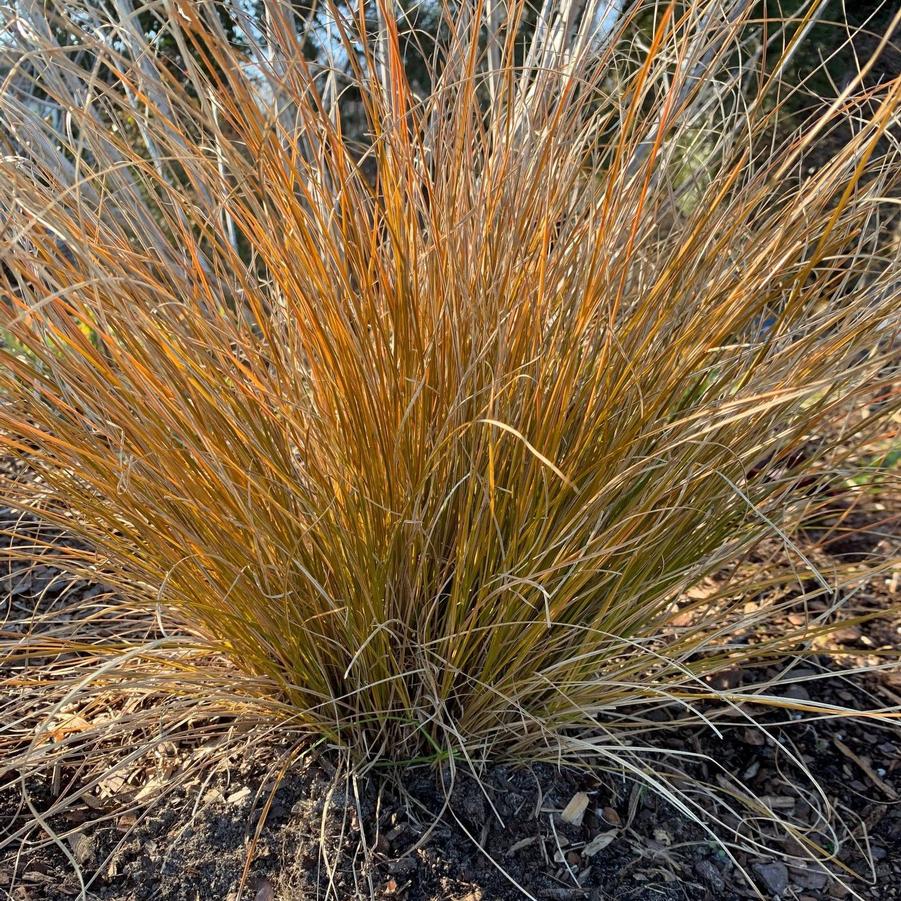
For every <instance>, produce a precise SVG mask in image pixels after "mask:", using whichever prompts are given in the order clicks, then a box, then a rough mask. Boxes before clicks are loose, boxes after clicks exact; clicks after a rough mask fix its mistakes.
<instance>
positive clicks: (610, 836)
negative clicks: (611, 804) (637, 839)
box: [582, 829, 619, 857]
mask: <svg viewBox="0 0 901 901" xmlns="http://www.w3.org/2000/svg"><path fill="white" fill-rule="evenodd" d="M618 835H619V829H611V830H610V831H609V832H601V833H598V835H596V836H595V837H594V838H593V839H592V840H591V841H590V842H589V843H588V844H587V845H586V846H585V847H584V848H583V849H582V856H583V857H594V855H595V854H599V853H600V852H601V851H603V850H604V848H606V847H607V845H609V844H610V843H611V842H612V841H613V840H614V839H615V838H616V837H617V836H618Z"/></svg>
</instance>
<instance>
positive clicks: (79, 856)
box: [68, 832, 94, 864]
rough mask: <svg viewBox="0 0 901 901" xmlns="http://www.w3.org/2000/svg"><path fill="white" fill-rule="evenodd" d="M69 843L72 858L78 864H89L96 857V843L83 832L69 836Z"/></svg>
mask: <svg viewBox="0 0 901 901" xmlns="http://www.w3.org/2000/svg"><path fill="white" fill-rule="evenodd" d="M68 841H69V847H70V848H71V849H72V856H73V857H74V858H75V860H76V861H77V862H78V863H80V864H82V863H87V862H88V861H89V860H90V859H91V858H92V857H93V856H94V841H93V839H91V837H90V836H88V835H85V834H84V833H83V832H73V833H72V834H71V835H69V836H68Z"/></svg>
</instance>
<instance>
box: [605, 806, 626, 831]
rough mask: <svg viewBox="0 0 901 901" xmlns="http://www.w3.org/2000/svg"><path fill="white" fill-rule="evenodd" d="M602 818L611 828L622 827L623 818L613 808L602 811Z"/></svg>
mask: <svg viewBox="0 0 901 901" xmlns="http://www.w3.org/2000/svg"><path fill="white" fill-rule="evenodd" d="M601 816H602V817H603V818H604V820H605V821H606V822H607V823H609V824H610V825H611V826H621V825H622V823H623V820H622V817H621V816H620V815H619V814H618V813H617V812H616V810H615V809H614V808H613V807H605V808H604V809H603V810H602V811H601Z"/></svg>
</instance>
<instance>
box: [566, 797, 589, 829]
mask: <svg viewBox="0 0 901 901" xmlns="http://www.w3.org/2000/svg"><path fill="white" fill-rule="evenodd" d="M587 809H588V795H586V794H585V792H576V794H574V795H573V796H572V800H571V801H570V802H569V804H567V805H566V807H564V808H563V813H561V814H560V819H561V820H563V822H564V823H569V824H570V825H572V826H581V825H582V818H583V817H584V816H585V811H586V810H587Z"/></svg>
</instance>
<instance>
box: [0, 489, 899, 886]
mask: <svg viewBox="0 0 901 901" xmlns="http://www.w3.org/2000/svg"><path fill="white" fill-rule="evenodd" d="M881 506H882V508H883V509H882V510H879V509H878V508H877V509H873V510H869V511H863V510H858V509H854V510H852V511H850V513H849V511H847V510H842V509H839V510H837V511H836V513H835V518H836V521H837V522H839V523H840V525H841V527H840V528H830V527H829V523H828V521H826V522H824V523H823V525H822V528H821V529H820V531H819V533H818V534H817V535H813V534H812V535H811V536H810V540H811V542H812V544H811V547H810V548H809V549H808V553H809V554H810V555H811V556H816V557H817V559H818V563H819V564H821V565H822V566H823V567H824V568H828V565H829V561H830V559H831V560H834V561H836V562H838V561H847V560H848V559H854V560H861V561H864V562H865V561H867V560H870V559H872V558H874V557H877V558H878V559H881V560H886V559H891V558H894V559H897V556H898V555H897V552H898V543H897V534H896V532H897V523H896V522H895V520H894V519H892V516H891V515H889V520H890V522H889V523H888V524H887V521H886V510H885V503H883V504H882V505H881ZM889 513H890V511H889ZM0 518H2V517H0ZM827 520H828V517H827ZM9 521H10V515H9V513H8V512H7V516H6V522H7V524H8V523H9ZM867 521H869V522H871V523H872V522H876V524H877V525H876V526H874V527H873V528H872V529H870V530H868V529H867V528H866V522H867ZM35 528H37V527H36V526H35V524H34V523H33V522H28V521H20V523H19V529H20V533H21V535H22V536H25V535H27V534H29V533H31V534H33V533H34V529H35ZM20 540H21V539H20ZM766 551H767V548H766V547H764V548H762V550H761V553H762V554H765V553H766ZM4 565H5V566H7V569H6V571H5V573H0V576H3V577H4V578H5V593H4V598H3V603H4V604H5V605H6V611H5V615H4V619H5V620H6V621H7V622H10V623H11V622H12V621H13V620H15V619H16V614H17V613H19V614H20V613H21V611H22V610H23V609H25V608H27V607H28V606H29V605H32V606H38V605H43V607H42V609H44V610H47V609H50V610H52V609H54V607H53V605H54V604H56V603H58V600H59V599H60V598H61V596H62V595H64V594H70V593H72V592H81V593H83V594H90V593H91V592H94V593H97V592H99V591H100V589H99V588H98V587H97V586H93V585H89V584H86V583H73V582H72V580H71V579H68V578H67V577H64V576H63V575H62V574H60V573H59V572H58V571H56V570H54V569H53V568H52V567H50V566H46V567H39V568H33V567H31V568H26V569H23V568H21V567H20V566H19V564H12V565H10V564H4ZM898 592H899V573H898V571H897V570H896V571H895V572H894V573H889V574H888V575H885V574H883V575H880V576H878V577H874V578H873V579H871V580H870V581H869V582H868V583H866V585H865V586H864V587H863V588H862V589H859V590H858V591H857V593H856V594H855V596H854V599H853V606H854V612H855V613H858V614H859V613H866V612H868V611H870V612H877V613H879V612H880V611H884V614H883V615H878V616H877V617H876V618H874V619H872V620H870V621H869V622H867V623H865V624H864V625H861V626H858V627H850V628H846V629H843V630H842V631H841V632H839V633H838V635H837V636H836V639H837V641H838V645H837V646H836V644H835V640H833V645H832V647H831V648H830V649H828V651H827V650H826V649H824V651H823V653H822V654H820V655H819V656H818V657H815V658H812V659H807V660H805V661H804V664H803V666H804V667H805V668H804V669H802V670H798V671H796V672H795V674H794V675H795V677H797V678H799V679H800V680H801V681H800V682H798V683H797V684H795V685H794V686H793V687H790V688H787V689H785V690H784V691H785V693H786V696H787V697H791V698H795V699H796V700H807V699H811V700H813V701H822V702H828V703H833V704H842V705H846V706H848V707H851V708H854V709H864V708H871V707H874V706H892V705H896V704H897V705H901V672H898V671H894V672H889V673H886V672H881V673H879V674H875V673H872V672H871V673H867V674H864V675H861V676H860V677H857V678H855V679H854V680H853V681H852V680H849V679H846V678H838V677H832V678H825V679H819V678H815V677H816V676H817V675H819V674H822V673H828V671H829V670H831V669H836V668H837V667H838V666H844V667H847V666H848V665H849V661H850V659H851V658H850V655H852V654H853V655H854V660H855V662H856V663H857V664H858V665H863V666H866V665H867V664H870V663H872V664H878V663H880V662H883V660H884V656H883V657H880V656H879V655H880V654H882V655H885V654H896V651H897V648H898V645H899V631H901V626H899V619H898V617H897V611H896V612H895V613H891V614H890V613H889V610H890V608H893V607H896V606H897V603H898ZM794 615H795V614H793V613H792V612H791V611H790V610H786V617H787V619H788V621H789V623H790V622H791V620H792V616H794ZM20 621H21V620H20ZM742 677H743V674H741V673H738V674H725V678H728V679H735V680H736V681H740V680H741V679H742ZM0 700H2V699H0ZM14 702H15V698H12V697H7V698H6V700H5V703H6V704H7V705H8V709H11V705H12V704H14ZM750 712H752V713H754V714H755V719H756V721H757V722H758V723H759V724H762V725H764V726H765V727H766V730H767V731H766V732H764V731H762V730H760V729H757V728H753V727H751V726H749V725H748V724H747V723H744V724H736V725H733V726H731V727H724V729H723V733H722V737H718V736H717V735H716V734H715V733H714V732H713V731H712V730H711V729H708V728H705V729H701V728H698V729H685V728H680V729H674V730H673V731H672V732H671V733H664V734H665V735H666V738H665V743H666V745H667V746H668V747H672V748H677V749H681V750H690V751H695V752H697V753H699V754H701V755H707V757H709V758H710V760H708V761H704V760H703V759H702V758H699V759H698V760H697V762H696V763H694V764H692V768H691V770H690V771H689V772H688V775H689V776H690V777H691V778H692V779H693V780H695V783H694V784H699V783H703V782H707V783H710V784H715V783H716V782H717V781H718V778H719V777H718V771H717V769H716V766H715V765H714V764H713V763H712V762H711V761H716V764H718V765H719V766H721V767H723V768H724V769H725V771H726V772H728V773H732V774H735V775H736V776H737V777H738V780H739V783H740V784H741V785H743V786H744V787H746V788H747V790H748V792H749V794H753V795H754V796H756V797H758V798H763V799H764V801H765V803H766V804H767V805H768V806H769V807H770V808H771V809H772V810H774V811H775V812H776V813H778V814H779V815H780V816H782V817H783V818H785V819H786V820H788V821H790V822H791V823H792V824H793V825H794V826H795V827H796V828H797V829H799V830H801V831H802V832H803V833H804V834H806V835H808V836H809V837H810V838H811V839H813V840H815V841H817V842H818V843H819V844H820V845H822V846H823V847H826V848H827V850H828V851H830V852H834V853H835V856H836V861H835V862H834V863H832V864H830V865H828V866H826V867H820V866H818V865H816V864H811V863H804V862H803V861H802V857H803V853H802V849H801V848H800V847H799V846H798V845H797V844H795V840H794V839H792V838H789V837H787V836H786V834H785V833H784V832H779V831H778V830H775V829H773V828H771V827H770V826H767V825H763V826H761V831H760V833H759V838H760V839H761V841H762V842H763V843H764V844H763V848H764V850H761V851H760V852H759V853H757V854H755V855H747V854H745V853H743V852H742V851H740V850H737V846H736V842H735V841H733V839H734V838H735V837H736V836H739V835H741V836H744V837H747V835H748V834H749V832H748V825H749V823H748V821H746V822H744V823H742V822H740V821H739V820H738V819H737V818H735V817H730V815H726V816H724V817H723V826H721V827H720V828H719V829H718V832H717V834H718V837H719V838H720V839H721V840H723V841H724V842H725V843H726V844H727V846H729V847H730V848H731V849H732V852H733V857H732V859H730V856H729V855H728V854H727V853H726V851H725V850H724V849H723V847H721V846H719V845H718V844H717V843H716V842H715V841H713V840H712V838H711V836H710V835H709V834H706V833H705V832H704V831H703V829H702V828H701V827H700V826H699V825H697V824H696V823H694V822H692V821H690V820H689V819H688V818H686V817H685V816H684V815H682V814H681V813H679V811H677V810H676V809H675V808H674V807H672V806H671V805H669V804H668V803H667V802H666V801H665V800H663V799H662V798H661V797H660V796H659V795H657V794H654V793H652V792H650V791H648V790H647V789H645V788H642V787H639V786H638V785H636V784H634V783H631V782H629V781H627V780H625V779H623V778H622V777H621V776H617V775H615V774H613V775H611V774H610V773H601V772H586V771H573V770H565V769H560V768H557V767H554V766H551V765H547V764H541V765H532V766H515V765H512V764H508V765H495V766H493V767H490V768H487V769H485V770H484V771H482V772H480V773H479V779H478V780H476V779H475V778H473V776H472V775H470V774H469V773H468V772H467V771H466V770H465V768H463V767H462V766H458V767H457V769H456V775H455V777H453V776H452V774H451V771H450V769H449V768H448V766H447V765H446V764H445V765H444V766H443V767H436V766H434V765H433V766H423V767H421V768H412V769H407V770H404V771H402V772H397V773H388V772H383V773H380V774H378V775H374V776H370V777H368V778H365V779H360V780H358V781H356V782H354V781H352V780H351V779H350V778H349V777H348V776H347V773H346V771H345V770H344V769H343V768H342V767H341V765H340V762H339V761H337V760H336V759H335V758H333V757H330V756H328V755H320V754H319V753H318V752H316V751H315V750H312V749H311V750H307V751H306V752H305V753H301V754H299V755H297V754H295V755H294V757H295V759H294V762H293V763H291V765H290V766H287V769H286V770H285V771H284V772H283V773H282V772H281V771H282V769H283V764H285V763H286V762H287V761H288V759H289V754H290V751H291V748H290V745H289V743H288V741H287V739H283V740H277V739H274V738H273V737H272V735H266V734H265V733H264V732H263V731H262V730H257V731H252V732H251V733H250V734H248V735H245V736H244V737H243V738H241V739H240V740H239V741H238V740H236V741H235V742H234V743H233V750H232V751H231V753H228V754H222V755H220V756H219V757H218V758H217V760H216V762H215V763H210V764H209V765H207V766H202V767H195V769H194V770H192V771H186V770H185V768H184V766H183V765H182V763H183V761H185V760H188V759H196V758H197V756H198V753H200V752H203V751H204V747H202V746H201V747H198V746H199V740H198V739H197V737H196V733H193V732H190V731H189V732H187V733H186V737H185V739H184V741H183V742H180V741H169V742H166V743H165V744H164V745H162V746H160V747H158V748H157V749H156V751H155V755H154V762H153V763H152V764H148V763H146V762H144V763H140V764H138V763H136V764H135V766H134V767H133V768H132V769H131V770H126V771H125V772H123V773H120V774H118V775H117V776H112V777H110V778H109V779H107V780H105V781H102V782H101V783H100V784H99V785H97V786H96V787H95V788H94V789H93V790H92V791H91V792H90V793H89V794H88V796H87V797H86V798H85V799H84V801H81V802H78V803H76V804H73V805H72V806H70V807H69V808H68V809H67V810H66V811H65V812H64V813H62V814H59V815H57V816H54V817H52V818H51V819H50V821H49V823H48V827H49V829H50V830H52V832H53V833H54V834H55V835H57V836H60V837H61V838H60V839H59V844H55V843H54V842H53V841H50V840H48V833H47V831H46V830H41V829H40V828H38V827H34V828H32V829H31V830H30V831H29V832H27V833H26V834H22V833H20V832H19V830H20V829H21V827H22V825H23V823H26V822H27V821H28V820H29V819H31V814H30V812H29V810H28V808H27V807H25V806H24V805H23V791H22V788H23V786H22V785H21V784H19V782H18V781H16V780H15V779H14V778H13V777H12V776H8V777H7V784H6V786H5V787H4V786H3V785H2V781H0V898H10V899H15V901H40V899H48V901H55V899H68V898H78V897H83V898H86V899H105V901H151V899H163V901H198V899H203V901H236V899H237V898H238V897H239V896H238V889H239V886H240V884H241V878H242V872H243V870H244V867H245V862H246V861H248V860H249V861H250V864H249V869H248V873H247V880H246V886H245V889H244V891H243V893H242V894H241V895H240V897H241V898H243V899H250V901H293V899H303V898H320V897H321V898H329V897H331V898H334V899H337V901H351V899H368V898H378V899H393V898H398V899H404V901H444V899H449V901H478V899H481V901H507V899H510V901H512V899H520V898H523V897H532V898H535V899H558V898H559V899H570V898H572V899H579V898H585V899H608V898H617V899H620V898H621V899H634V901H677V899H680V901H729V899H740V898H754V897H764V898H773V899H776V898H779V899H798V901H818V899H829V898H851V897H859V898H864V899H869V901H891V899H901V803H899V797H901V754H899V749H901V729H898V728H894V727H890V726H888V725H885V724H884V723H876V722H874V721H868V720H855V721H852V720H815V719H813V718H811V717H810V716H809V715H807V714H800V713H791V714H787V711H783V712H772V711H770V712H763V711H762V710H756V711H755V710H751V711H750ZM0 731H2V730H0ZM790 753H793V754H794V756H795V758H796V759H797V760H798V761H800V762H801V763H802V764H803V765H804V766H805V767H807V769H808V771H809V772H810V773H811V774H812V775H813V777H814V778H815V780H816V783H817V784H818V786H819V790H820V792H821V793H822V794H817V792H816V791H814V790H813V789H812V788H811V784H810V780H809V779H805V777H804V775H803V773H802V772H801V771H800V770H799V768H798V765H797V764H795V763H792V761H791V760H790ZM211 759H212V758H211ZM0 772H2V768H0ZM180 774H184V775H180ZM78 779H79V773H77V772H75V771H70V770H68V769H66V770H65V771H64V772H63V773H61V774H58V778H57V781H56V783H55V784H54V781H53V779H52V778H50V777H48V778H47V779H45V780H38V781H36V780H30V779H29V780H26V783H25V788H26V789H27V792H28V795H29V797H30V798H31V800H32V803H33V804H34V805H35V807H36V809H38V810H42V809H49V807H50V805H51V804H52V803H53V802H54V800H56V798H57V796H58V793H59V791H60V785H63V786H65V785H75V784H77V782H78ZM166 786H168V789H166V788H165V787H166ZM173 786H175V787H173ZM160 792H162V794H160ZM154 793H157V794H156V796H155V794H154ZM579 793H584V794H585V796H586V798H584V799H583V800H585V801H587V804H586V806H585V812H584V815H583V817H582V820H581V822H580V823H578V824H572V823H568V822H566V821H565V818H564V816H563V812H564V811H565V809H566V808H567V805H568V804H570V802H571V801H573V799H574V798H578V796H579ZM270 800H271V809H270V810H269V812H268V816H266V817H265V819H264V825H263V826H262V828H261V830H260V833H259V837H258V839H257V840H254V834H255V831H256V829H257V826H258V824H259V823H260V821H261V811H262V810H263V808H264V807H265V806H266V804H267V802H268V801H270ZM148 802H151V803H148ZM705 803H706V802H705ZM824 810H826V811H828V815H829V818H830V819H831V821H832V822H833V823H836V824H838V828H837V831H836V832H835V834H831V833H830V832H829V831H828V829H827V827H826V826H825V825H824V822H823V820H822V819H819V817H820V813H821V812H822V811H824ZM4 835H8V836H11V837H12V836H15V839H14V840H8V841H6V842H4V841H3V836H4ZM60 846H62V847H64V848H65V849H66V852H68V854H67V853H64V851H63V850H62V847H60ZM768 852H769V853H768ZM785 855H789V857H788V859H786V857H785ZM792 856H794V859H792ZM73 860H74V861H77V862H78V864H79V867H80V869H81V871H82V878H83V879H84V881H85V883H86V886H87V887H86V893H84V894H82V890H81V885H80V883H79V878H78V876H77V874H76V867H75V865H74V864H73ZM837 877H841V878H843V879H844V881H845V883H846V884H844V885H843V884H842V883H841V882H840V881H839V879H838V878H837ZM517 886H518V887H517ZM758 892H759V894H757V893H758Z"/></svg>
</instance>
